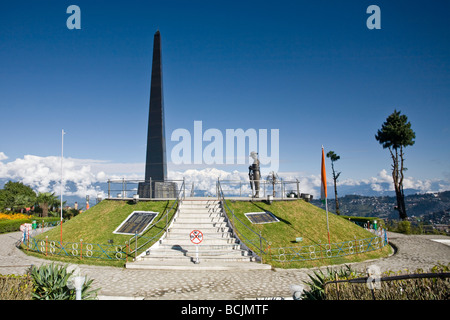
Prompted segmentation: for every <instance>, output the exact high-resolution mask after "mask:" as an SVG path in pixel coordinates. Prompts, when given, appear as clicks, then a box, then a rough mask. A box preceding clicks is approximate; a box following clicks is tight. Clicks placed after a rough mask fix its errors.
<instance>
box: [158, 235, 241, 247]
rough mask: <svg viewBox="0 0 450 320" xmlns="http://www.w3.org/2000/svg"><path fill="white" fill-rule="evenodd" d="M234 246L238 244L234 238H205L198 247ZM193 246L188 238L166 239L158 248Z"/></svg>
mask: <svg viewBox="0 0 450 320" xmlns="http://www.w3.org/2000/svg"><path fill="white" fill-rule="evenodd" d="M230 244H232V245H236V244H239V242H238V241H237V240H236V238H219V237H217V238H206V239H203V241H202V242H200V244H199V246H200V247H205V246H216V245H230ZM161 245H164V246H183V247H185V246H190V245H193V246H195V245H196V244H193V243H192V242H191V240H190V239H189V238H187V239H186V238H185V237H184V238H169V237H168V238H166V239H164V240H163V241H162V242H161V243H160V246H161Z"/></svg>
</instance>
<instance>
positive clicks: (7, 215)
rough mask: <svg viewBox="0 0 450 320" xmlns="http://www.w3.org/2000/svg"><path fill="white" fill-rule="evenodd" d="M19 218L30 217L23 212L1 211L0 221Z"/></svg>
mask: <svg viewBox="0 0 450 320" xmlns="http://www.w3.org/2000/svg"><path fill="white" fill-rule="evenodd" d="M20 219H30V216H29V215H26V214H23V213H1V212H0V221H2V220H20Z"/></svg>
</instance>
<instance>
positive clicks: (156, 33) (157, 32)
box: [155, 28, 159, 36]
mask: <svg viewBox="0 0 450 320" xmlns="http://www.w3.org/2000/svg"><path fill="white" fill-rule="evenodd" d="M158 34H159V28H158V30H156V32H155V36H156V35H158Z"/></svg>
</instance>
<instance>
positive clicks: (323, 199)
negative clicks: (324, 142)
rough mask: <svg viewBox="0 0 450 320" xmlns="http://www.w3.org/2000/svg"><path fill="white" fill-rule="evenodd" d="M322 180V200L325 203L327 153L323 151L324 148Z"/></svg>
mask: <svg viewBox="0 0 450 320" xmlns="http://www.w3.org/2000/svg"><path fill="white" fill-rule="evenodd" d="M320 180H321V181H322V186H321V189H320V199H321V200H322V201H323V202H324V203H325V200H326V198H327V173H326V171H325V152H324V151H323V146H322V171H321V177H320Z"/></svg>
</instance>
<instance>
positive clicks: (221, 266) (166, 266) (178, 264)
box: [126, 259, 271, 271]
mask: <svg viewBox="0 0 450 320" xmlns="http://www.w3.org/2000/svg"><path fill="white" fill-rule="evenodd" d="M126 268H127V269H153V270H186V271H197V270H198V271H201V270H217V271H226V270H270V269H271V266H270V265H268V264H261V263H257V262H243V261H217V260H206V261H205V260H200V263H193V261H188V260H175V259H174V260H171V261H168V260H167V259H166V260H164V259H161V260H159V259H153V260H142V261H137V262H129V263H127V265H126Z"/></svg>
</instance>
